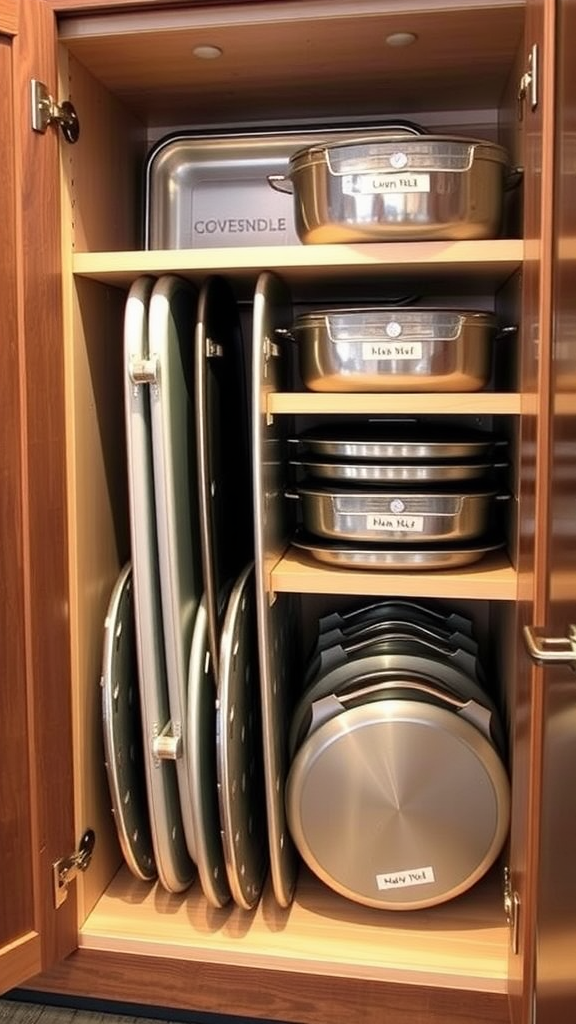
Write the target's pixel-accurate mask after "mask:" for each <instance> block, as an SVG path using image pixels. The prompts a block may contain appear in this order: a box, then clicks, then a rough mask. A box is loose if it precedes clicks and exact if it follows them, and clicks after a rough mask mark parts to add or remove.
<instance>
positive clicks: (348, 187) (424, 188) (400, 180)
mask: <svg viewBox="0 0 576 1024" xmlns="http://www.w3.org/2000/svg"><path fill="white" fill-rule="evenodd" d="M342 191H343V192H344V194H345V195H347V196H358V195H360V196H370V195H382V194H384V193H386V192H394V193H398V192H400V193H406V192H429V191H430V175H429V174H410V172H409V171H403V172H402V173H401V174H394V173H390V174H386V173H384V174H344V175H343V176H342Z"/></svg>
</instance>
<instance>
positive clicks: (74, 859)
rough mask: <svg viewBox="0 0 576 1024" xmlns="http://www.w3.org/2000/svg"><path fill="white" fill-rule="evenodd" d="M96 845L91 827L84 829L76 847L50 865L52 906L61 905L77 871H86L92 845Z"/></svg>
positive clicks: (91, 852) (92, 848)
mask: <svg viewBox="0 0 576 1024" xmlns="http://www.w3.org/2000/svg"><path fill="white" fill-rule="evenodd" d="M95 845H96V834H95V833H94V831H93V830H92V829H91V828H88V829H86V831H85V833H84V835H83V836H82V838H81V840H80V842H79V843H78V849H77V850H75V851H74V853H71V854H70V855H69V856H68V857H61V858H60V860H57V861H56V862H55V863H54V864H53V865H52V880H53V884H54V906H55V907H56V910H58V907H61V906H62V904H63V903H64V900H65V899H66V897H67V895H68V886H69V884H70V882H72V881H74V879H75V878H76V875H77V874H78V872H79V871H86V868H87V867H88V865H89V864H90V861H91V860H92V854H93V853H94V847H95Z"/></svg>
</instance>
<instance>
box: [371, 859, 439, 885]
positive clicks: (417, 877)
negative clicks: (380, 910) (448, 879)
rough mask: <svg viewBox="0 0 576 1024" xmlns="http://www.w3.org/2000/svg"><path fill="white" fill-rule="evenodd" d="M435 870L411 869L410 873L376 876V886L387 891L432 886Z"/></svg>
mask: <svg viewBox="0 0 576 1024" xmlns="http://www.w3.org/2000/svg"><path fill="white" fill-rule="evenodd" d="M435 881H436V878H435V876H434V868H433V867H431V866H430V865H428V867H425V868H411V869H410V871H394V872H393V873H392V874H387V875H376V885H377V886H378V888H379V889H380V891H381V892H383V891H384V890H385V889H409V888H410V887H411V886H412V885H430V883H431V882H435Z"/></svg>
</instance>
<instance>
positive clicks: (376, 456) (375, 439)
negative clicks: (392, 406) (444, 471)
mask: <svg viewBox="0 0 576 1024" xmlns="http://www.w3.org/2000/svg"><path fill="white" fill-rule="evenodd" d="M296 441H297V444H298V450H299V452H300V453H302V454H305V455H315V456H316V455H318V456H320V458H321V459H332V458H333V459H336V460H352V461H364V460H368V461H372V462H376V461H383V462H398V461H400V460H402V461H404V460H406V459H407V460H409V461H412V462H415V461H417V460H421V459H429V460H439V459H482V458H486V457H487V456H488V455H489V453H491V452H492V451H493V450H494V447H495V446H496V445H498V444H499V442H498V440H496V439H495V438H494V437H492V436H490V435H489V434H482V433H481V432H480V431H469V430H458V431H455V430H454V428H453V427H450V428H448V427H432V426H430V424H422V423H402V424H398V423H394V422H386V421H384V422H381V423H366V424H357V425H355V426H350V425H348V424H333V425H330V427H313V428H311V429H310V430H307V431H304V432H303V433H302V434H300V435H299V437H298V438H297V439H296Z"/></svg>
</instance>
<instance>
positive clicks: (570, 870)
mask: <svg viewBox="0 0 576 1024" xmlns="http://www.w3.org/2000/svg"><path fill="white" fill-rule="evenodd" d="M556 17H557V25H556V47H557V55H558V58H557V74H556V117H555V131H556V140H555V149H556V154H557V158H556V172H555V185H554V192H555V214H554V240H553V241H554V244H553V251H554V263H553V266H554V279H553V301H554V306H553V309H554V312H553V321H552V339H553V345H552V358H551V382H550V385H551V386H550V395H551V433H550V447H549V465H550V472H549V505H548V518H549V524H548V553H547V555H548V557H547V563H548V564H547V573H546V576H547V583H548V587H547V600H546V606H545V610H544V616H543V617H542V619H541V620H540V621H538V622H537V623H536V626H537V627H538V629H537V632H536V636H537V639H538V643H539V644H540V646H542V647H543V654H544V657H546V655H548V656H549V655H550V653H553V654H554V655H556V656H559V657H560V658H562V659H563V660H562V661H558V662H550V661H548V660H544V662H543V667H542V668H540V669H538V670H537V671H538V672H539V674H540V685H541V691H542V697H541V699H542V706H543V722H544V731H543V737H542V739H543V746H542V789H541V808H540V819H541V825H540V847H539V870H538V897H537V944H536V995H535V1020H536V1021H537V1024H572V1022H573V1021H574V1019H575V1018H576V871H575V865H576V660H575V652H576V639H575V638H574V637H572V640H571V641H570V639H569V638H570V631H571V630H574V629H575V626H576V170H575V168H576V162H575V152H576V149H575V147H576V141H575V140H576V66H575V62H574V49H575V47H576V0H557V4H556ZM550 638H553V640H554V643H552V644H551V643H549V642H546V641H547V640H549V639H550ZM556 641H560V642H559V643H557V642H556ZM570 659H571V663H570Z"/></svg>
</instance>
